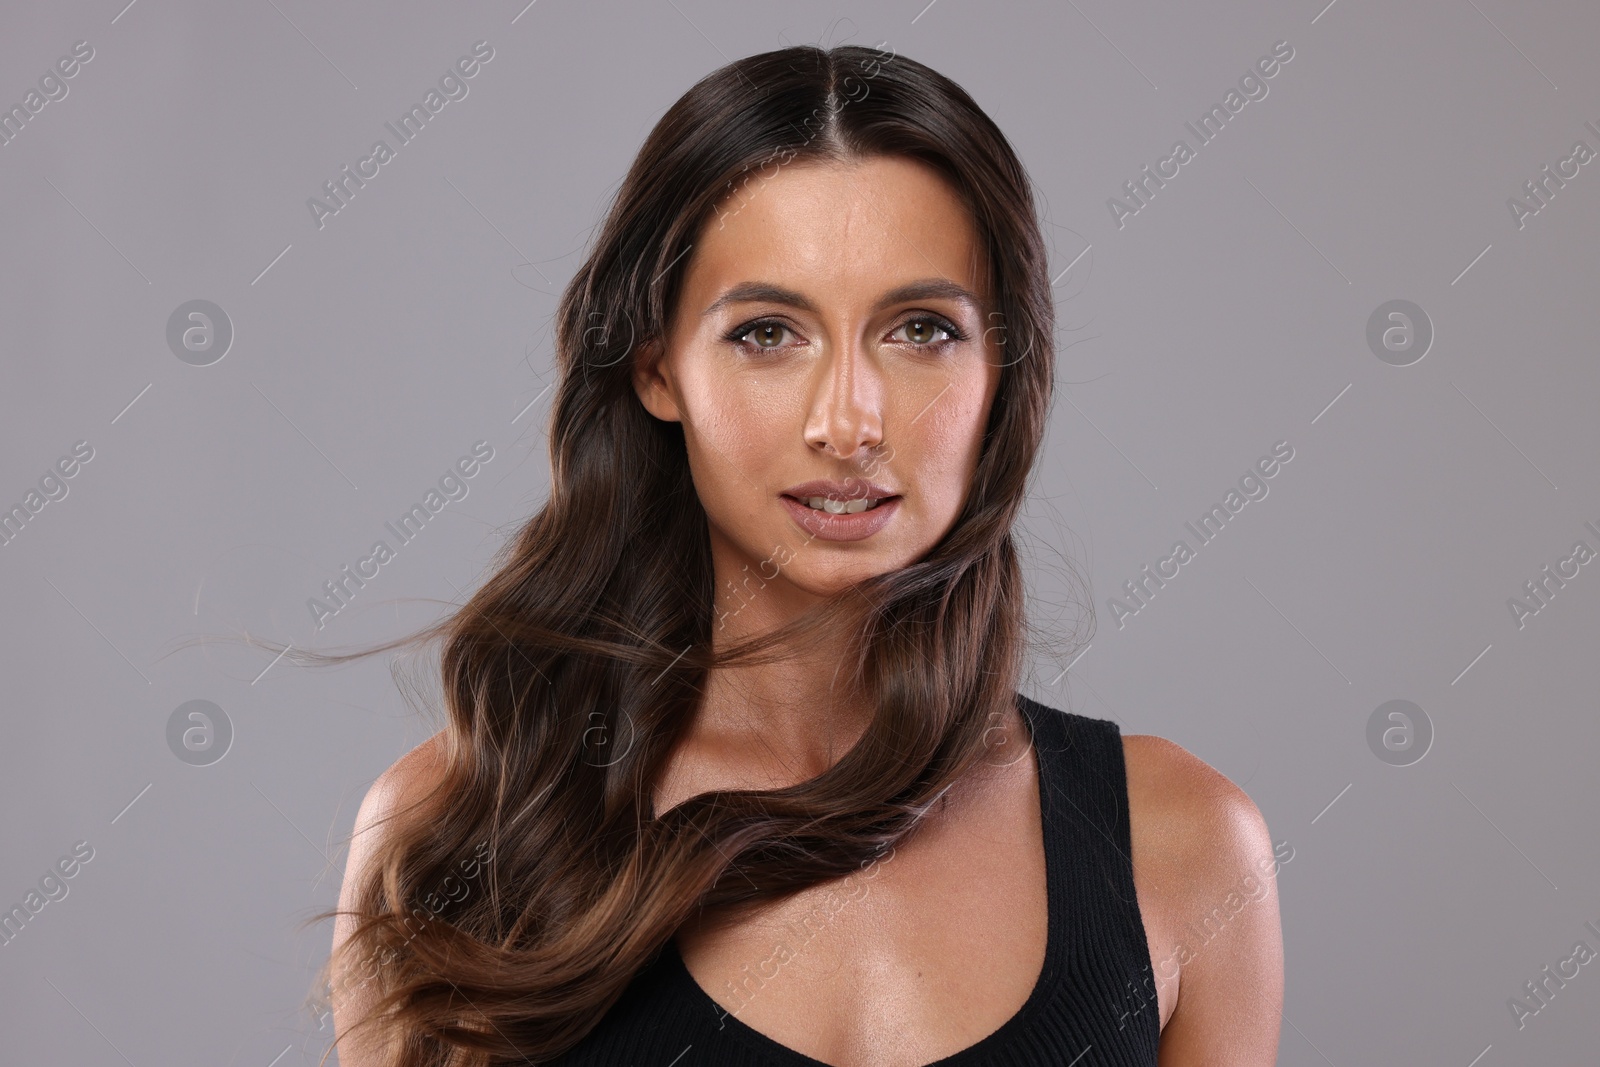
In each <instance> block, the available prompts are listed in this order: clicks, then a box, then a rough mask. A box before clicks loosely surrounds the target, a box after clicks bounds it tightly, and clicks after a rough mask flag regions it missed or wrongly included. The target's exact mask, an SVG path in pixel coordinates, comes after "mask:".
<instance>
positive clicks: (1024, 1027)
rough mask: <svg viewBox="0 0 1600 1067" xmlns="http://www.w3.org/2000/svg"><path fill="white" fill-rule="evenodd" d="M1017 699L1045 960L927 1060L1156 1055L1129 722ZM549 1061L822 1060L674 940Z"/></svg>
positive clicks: (1102, 1059) (638, 1065) (1130, 1059)
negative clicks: (1033, 780) (1138, 881)
mask: <svg viewBox="0 0 1600 1067" xmlns="http://www.w3.org/2000/svg"><path fill="white" fill-rule="evenodd" d="M1017 706H1018V708H1019V710H1021V711H1022V713H1023V718H1024V720H1025V721H1026V722H1027V723H1028V726H1029V728H1030V729H1031V731H1032V734H1033V740H1034V746H1035V749H1036V751H1037V752H1038V756H1039V769H1040V775H1039V793H1040V811H1041V813H1042V822H1043V827H1044V846H1045V868H1046V880H1047V883H1048V896H1049V902H1050V913H1049V934H1048V942H1047V945H1046V948H1045V962H1044V970H1043V972H1042V973H1041V975H1040V977H1039V981H1038V984H1037V985H1035V986H1034V989H1033V991H1032V993H1031V994H1030V995H1029V997H1028V999H1027V1001H1026V1002H1025V1003H1024V1004H1023V1006H1022V1007H1021V1008H1020V1009H1019V1010H1018V1011H1017V1013H1016V1014H1015V1015H1013V1016H1012V1017H1011V1018H1010V1019H1008V1020H1007V1021H1006V1022H1005V1023H1003V1024H1002V1025H1001V1026H1000V1028H999V1029H998V1030H995V1031H994V1032H992V1033H990V1034H989V1035H988V1036H987V1037H984V1038H982V1039H981V1040H979V1041H978V1042H977V1043H976V1044H973V1045H969V1046H968V1047H966V1048H964V1049H962V1050H961V1051H959V1052H956V1053H954V1054H952V1055H949V1056H946V1057H945V1058H943V1059H941V1060H937V1061H935V1062H934V1063H930V1064H926V1065H923V1067H989V1065H996V1067H998V1065H1001V1064H1004V1065H1008V1067H1031V1065H1039V1067H1045V1065H1049V1067H1067V1065H1070V1067H1155V1063H1156V1046H1157V1042H1158V1039H1159V1036H1160V1020H1159V1017H1158V1010H1157V1007H1156V998H1155V986H1154V983H1153V981H1152V979H1151V973H1150V950H1149V947H1148V944H1147V942H1146V940H1145V931H1144V923H1143V919H1142V917H1141V916H1140V913H1139V901H1138V897H1137V895H1136V894H1135V892H1134V885H1133V861H1132V845H1131V843H1130V832H1129V825H1128V786H1127V773H1126V767H1125V765H1124V763H1123V754H1122V738H1121V733H1120V731H1119V730H1118V728H1117V724H1116V723H1114V722H1110V721H1108V720H1105V719H1092V718H1088V717H1086V716H1082V715H1076V714H1073V713H1071V712H1062V711H1058V710H1056V709H1054V708H1050V707H1046V706H1045V705H1043V704H1038V703H1036V702H1034V701H1032V700H1029V699H1028V698H1027V697H1025V696H1022V695H1021V694H1020V693H1019V694H1018V695H1017ZM684 1053H687V1055H684ZM680 1057H681V1058H680ZM550 1062H551V1063H552V1064H559V1065H562V1067H578V1065H587V1064H606V1065H611V1064H615V1065H619V1067H669V1065H675V1067H699V1065H702V1064H717V1065H728V1067H826V1064H825V1063H824V1061H822V1060H817V1059H813V1058H812V1057H810V1056H806V1055H803V1054H801V1053H799V1052H797V1051H795V1050H794V1049H791V1048H788V1047H786V1046H784V1045H780V1044H779V1043H778V1042H776V1041H774V1040H773V1039H772V1038H769V1037H767V1036H766V1035H764V1034H762V1033H761V1032H759V1031H757V1030H755V1029H754V1028H752V1027H751V1026H749V1025H748V1024H746V1023H745V1022H743V1021H742V1020H740V1019H739V1017H738V1016H736V1015H729V1014H727V1013H726V1012H725V1011H724V1010H723V1009H722V1007H721V1006H720V1005H719V1004H717V1002H716V1001H715V1000H713V999H712V998H711V996H710V994H708V993H706V992H705V991H704V990H703V989H701V988H700V986H699V985H698V984H697V983H696V982H695V980H694V978H693V976H691V975H690V973H689V970H688V968H687V967H686V966H685V965H684V962H683V957H682V956H681V955H679V953H678V950H677V945H676V943H675V942H674V941H672V940H670V939H669V940H668V941H667V943H666V944H665V945H664V946H663V947H662V950H661V952H660V953H659V954H658V955H657V956H656V957H655V959H654V960H653V961H652V962H651V963H650V964H649V966H647V967H646V968H645V969H644V970H643V971H641V972H640V973H639V974H638V975H637V976H636V977H635V978H634V980H633V983H632V984H631V985H629V987H628V989H627V990H626V992H624V994H623V995H622V997H621V999H619V1000H618V1001H617V1003H616V1004H614V1005H613V1006H612V1008H611V1010H610V1011H609V1012H608V1013H607V1014H606V1016H605V1017H604V1018H603V1019H602V1020H601V1021H600V1023H599V1024H598V1025H597V1026H596V1027H595V1029H594V1030H592V1031H591V1032H590V1033H589V1034H588V1035H587V1036H586V1037H585V1038H584V1039H583V1040H582V1041H581V1042H579V1043H578V1044H577V1045H576V1046H575V1047H573V1048H572V1050H570V1051H569V1052H568V1053H567V1054H566V1055H564V1056H562V1057H560V1058H558V1059H556V1060H553V1061H550Z"/></svg>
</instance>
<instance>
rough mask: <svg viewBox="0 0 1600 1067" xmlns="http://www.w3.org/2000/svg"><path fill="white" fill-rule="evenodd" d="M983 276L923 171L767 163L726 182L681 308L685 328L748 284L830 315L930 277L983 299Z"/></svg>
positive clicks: (897, 164)
mask: <svg viewBox="0 0 1600 1067" xmlns="http://www.w3.org/2000/svg"><path fill="white" fill-rule="evenodd" d="M986 270H987V266H986V264H985V261H984V259H983V256H982V249H981V243H980V240H979V237H978V232H977V227H976V225H975V223H974V222H973V219H972V217H971V215H970V213H969V212H968V210H967V208H966V205H965V204H964V203H963V202H962V200H961V198H960V197H959V196H958V195H957V193H956V191H955V189H954V188H952V187H951V185H950V184H949V183H948V182H947V181H946V180H945V179H944V177H943V176H942V175H940V174H939V172H938V171H936V170H934V169H933V168H932V167H930V166H928V165H927V164H925V163H921V162H918V161H916V160H912V159H907V158H904V157H881V156H880V157H872V158H869V159H866V160H862V161H858V162H852V163H834V162H816V161H809V160H808V161H806V162H803V163H798V162H797V163H790V164H787V165H785V166H781V167H777V168H776V173H774V167H773V166H772V165H769V166H768V167H766V168H765V169H764V170H756V169H754V168H753V169H751V170H750V171H747V172H745V174H744V175H742V176H741V178H740V179H738V180H736V181H735V188H734V191H733V192H732V193H730V194H729V195H728V196H726V197H724V199H723V202H722V203H721V204H720V205H719V206H718V208H717V210H716V212H714V213H713V215H712V217H711V219H710V221H709V222H708V223H707V224H706V226H705V227H704V228H703V230H702V231H701V233H700V235H699V239H698V240H697V242H696V245H695V248H694V251H693V253H692V254H691V262H690V264H689V268H688V274H687V276H686V278H685V284H684V291H683V298H684V301H685V303H686V306H685V307H684V308H683V309H682V310H683V311H684V312H685V313H686V317H687V318H688V319H689V320H690V322H691V324H692V321H693V320H694V319H698V318H699V316H700V313H701V312H702V311H703V310H704V309H705V308H706V306H707V305H708V304H710V302H711V301H712V300H714V299H716V297H717V296H718V295H719V294H720V293H721V292H722V291H723V290H725V289H727V288H729V287H730V286H733V285H736V284H739V283H740V282H745V281H750V280H755V279H759V280H761V281H766V282H773V283H777V284H780V285H782V286H784V287H785V288H789V289H794V290H797V291H800V292H802V293H805V294H806V295H808V296H810V297H812V298H813V299H814V300H815V301H816V302H818V303H819V304H820V305H823V306H833V307H847V306H848V307H855V306H867V305H870V304H872V303H873V302H874V301H875V300H876V298H877V297H878V296H879V295H880V294H881V293H883V292H884V291H886V290H889V289H893V288H895V287H896V286H897V285H899V284H902V283H904V282H907V281H910V280H914V279H925V278H930V277H936V278H948V279H950V280H952V281H955V282H958V283H960V284H961V285H964V286H966V287H967V288H969V289H972V290H973V291H974V292H977V293H979V294H980V295H982V296H984V297H987V295H988V293H987V276H986ZM691 328H692V325H691Z"/></svg>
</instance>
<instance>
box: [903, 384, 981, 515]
mask: <svg viewBox="0 0 1600 1067" xmlns="http://www.w3.org/2000/svg"><path fill="white" fill-rule="evenodd" d="M987 399H988V398H987V397H986V395H985V389H984V384H983V382H982V381H981V380H979V381H974V382H958V383H957V384H956V385H955V386H953V387H952V388H950V389H948V390H946V391H945V393H944V394H943V395H942V396H941V397H940V398H939V399H938V400H937V401H936V402H935V403H934V404H933V406H931V407H929V408H928V409H927V411H925V412H924V413H923V414H922V415H921V417H920V418H917V419H916V421H915V422H913V423H910V424H909V425H908V426H907V434H906V446H907V448H908V449H909V450H911V453H912V455H914V456H915V463H916V465H917V468H918V469H917V470H916V471H915V472H914V473H915V476H916V478H917V481H919V482H921V483H922V484H923V486H924V490H923V491H924V493H925V494H927V496H928V497H929V500H930V501H934V500H937V501H938V502H939V505H940V507H941V508H942V509H943V510H948V511H950V512H951V513H952V514H954V512H955V511H957V510H959V509H960V505H961V502H962V500H963V499H964V498H965V495H966V490H967V485H968V483H969V481H970V480H971V476H972V472H973V470H974V469H975V468H976V466H977V462H978V454H979V451H980V446H981V444H982V436H983V426H984V420H985V419H986V417H987V415H988V411H987V408H988V404H987ZM913 414H914V413H913ZM908 473H909V472H908Z"/></svg>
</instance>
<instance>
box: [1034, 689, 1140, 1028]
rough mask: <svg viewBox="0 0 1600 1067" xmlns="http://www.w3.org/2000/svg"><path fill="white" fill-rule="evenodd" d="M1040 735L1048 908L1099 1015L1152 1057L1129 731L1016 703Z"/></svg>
mask: <svg viewBox="0 0 1600 1067" xmlns="http://www.w3.org/2000/svg"><path fill="white" fill-rule="evenodd" d="M1018 706H1019V709H1020V710H1021V711H1022V712H1023V713H1024V714H1025V715H1026V716H1027V717H1028V721H1029V724H1030V725H1031V726H1032V728H1033V736H1034V744H1035V746H1036V752H1037V755H1038V760H1039V772H1040V775H1041V781H1040V796H1041V816H1042V822H1043V825H1044V836H1045V847H1046V848H1047V849H1049V850H1051V851H1050V853H1049V854H1050V855H1051V857H1052V859H1053V861H1054V862H1052V863H1051V864H1050V866H1049V869H1050V872H1051V875H1050V886H1049V893H1050V906H1051V909H1052V914H1053V915H1058V916H1060V917H1061V918H1062V920H1063V924H1062V925H1063V927H1064V929H1063V930H1062V931H1061V933H1062V935H1063V937H1064V940H1065V942H1066V944H1065V948H1064V956H1065V966H1066V968H1067V969H1068V971H1069V972H1076V973H1078V974H1079V975H1080V976H1081V979H1080V984H1081V986H1082V988H1083V990H1084V992H1086V993H1087V992H1088V991H1089V990H1091V989H1093V990H1094V991H1095V994H1096V995H1095V999H1097V1000H1099V1001H1100V1004H1099V1007H1100V1009H1101V1010H1103V1011H1107V1012H1109V1013H1110V1016H1111V1018H1112V1019H1114V1020H1116V1022H1115V1024H1114V1026H1113V1029H1116V1030H1119V1031H1121V1030H1123V1029H1124V1028H1128V1027H1131V1028H1132V1029H1133V1031H1134V1034H1136V1035H1137V1038H1136V1040H1138V1041H1140V1042H1143V1043H1146V1044H1147V1045H1148V1048H1149V1049H1151V1050H1153V1049H1154V1048H1155V1043H1156V1041H1157V1040H1158V1039H1159V1033H1160V1018H1159V1009H1158V1007H1157V1001H1156V989H1155V980H1154V974H1153V973H1152V971H1151V968H1150V948H1149V941H1148V939H1147V937H1146V934H1145V928H1144V918H1143V915H1142V914H1141V912H1140V910H1139V898H1138V893H1137V891H1136V890H1135V888H1134V880H1133V844H1132V823H1131V820H1130V818H1129V813H1128V780H1127V764H1126V761H1125V758H1124V755H1123V750H1122V731H1121V729H1120V728H1119V727H1118V726H1117V724H1116V723H1115V722H1113V721H1111V720H1109V719H1095V718H1090V717H1088V716H1085V715H1078V714H1075V713H1073V712H1066V711H1060V710H1057V709H1056V708H1052V707H1048V706H1046V705H1044V704H1040V703H1037V702H1036V701H1033V700H1030V699H1028V698H1027V697H1025V696H1022V695H1021V694H1020V693H1019V694H1018Z"/></svg>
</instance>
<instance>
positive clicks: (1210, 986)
mask: <svg viewBox="0 0 1600 1067" xmlns="http://www.w3.org/2000/svg"><path fill="white" fill-rule="evenodd" d="M1126 741H1127V753H1128V755H1129V761H1128V774H1129V777H1128V791H1129V809H1130V812H1131V813H1132V816H1133V819H1134V826H1135V830H1134V861H1135V866H1136V869H1137V870H1138V871H1139V874H1140V878H1139V881H1140V882H1141V894H1140V895H1141V897H1143V896H1144V892H1143V890H1144V889H1145V887H1148V889H1149V892H1150V896H1151V897H1152V899H1153V900H1155V901H1157V902H1158V904H1157V906H1156V908H1154V909H1153V912H1154V914H1151V915H1147V916H1146V920H1145V928H1146V933H1147V934H1148V937H1149V942H1150V950H1151V955H1152V957H1153V958H1154V959H1155V961H1156V967H1157V975H1158V981H1161V982H1162V983H1163V984H1166V983H1167V982H1169V981H1172V980H1175V984H1176V993H1177V1004H1176V1006H1175V1007H1174V1008H1173V1010H1172V1014H1171V1016H1170V1017H1169V1019H1168V1020H1167V1025H1166V1027H1165V1028H1164V1029H1163V1030H1162V1032H1161V1050H1160V1055H1159V1058H1158V1061H1157V1062H1158V1063H1159V1064H1160V1065H1161V1067H1202V1065H1204V1067H1211V1065H1215V1064H1227V1065H1228V1067H1272V1065H1273V1064H1275V1063H1276V1062H1277V1050H1278V1037H1279V1029H1280V1026H1281V1024H1282V1009H1283V931H1282V927H1281V925H1280V920H1279V913H1278V893H1277V878H1276V874H1277V869H1278V866H1279V865H1280V860H1281V858H1280V857H1277V856H1275V855H1274V850H1273V846H1272V838H1271V836H1270V835H1269V833H1268V831H1267V824H1266V820H1265V819H1263V818H1262V817H1261V812H1260V810H1259V809H1258V808H1257V807H1256V805H1255V802H1254V801H1252V800H1251V799H1250V797H1249V796H1248V795H1246V794H1245V792H1244V791H1243V790H1242V789H1240V788H1239V787H1238V786H1236V785H1234V784H1233V782H1231V781H1229V780H1228V778H1227V777H1226V776H1224V775H1223V774H1221V773H1219V772H1218V771H1216V770H1215V769H1213V768H1212V767H1211V766H1209V765H1208V764H1206V763H1205V762H1204V761H1203V760H1201V759H1199V758H1198V757H1196V756H1194V755H1193V754H1191V753H1189V752H1188V751H1186V750H1185V749H1184V748H1183V747H1182V746H1180V745H1177V744H1174V743H1173V742H1171V741H1167V740H1164V739H1162V738H1158V737H1150V736H1144V735H1137V736H1133V737H1129V738H1127V739H1126ZM1290 855H1291V856H1292V853H1290Z"/></svg>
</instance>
